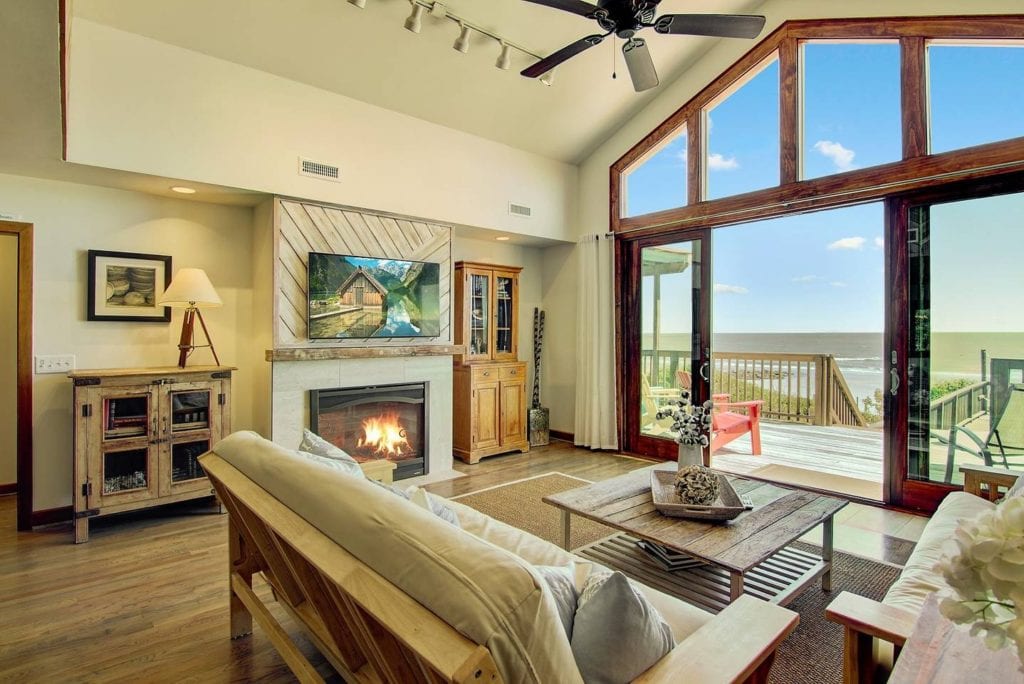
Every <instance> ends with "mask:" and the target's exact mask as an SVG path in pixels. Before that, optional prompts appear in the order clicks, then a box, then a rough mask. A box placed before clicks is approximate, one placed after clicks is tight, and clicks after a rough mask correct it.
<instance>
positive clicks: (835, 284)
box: [829, 280, 846, 287]
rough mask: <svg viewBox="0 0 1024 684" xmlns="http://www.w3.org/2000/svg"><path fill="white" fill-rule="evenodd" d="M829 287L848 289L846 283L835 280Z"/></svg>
mask: <svg viewBox="0 0 1024 684" xmlns="http://www.w3.org/2000/svg"><path fill="white" fill-rule="evenodd" d="M829 285H831V286H832V287H846V283H844V282H843V281H841V280H833V281H832V282H831V283H829Z"/></svg>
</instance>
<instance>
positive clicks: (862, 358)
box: [836, 356, 882, 361]
mask: <svg viewBox="0 0 1024 684" xmlns="http://www.w3.org/2000/svg"><path fill="white" fill-rule="evenodd" d="M881 360H882V357H881V356H837V357H836V361H881Z"/></svg>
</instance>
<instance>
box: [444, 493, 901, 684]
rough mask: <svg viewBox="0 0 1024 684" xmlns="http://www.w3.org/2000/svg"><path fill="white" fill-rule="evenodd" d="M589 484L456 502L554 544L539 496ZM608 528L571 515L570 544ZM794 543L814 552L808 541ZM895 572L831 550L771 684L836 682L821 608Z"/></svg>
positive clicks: (555, 523)
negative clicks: (827, 573)
mask: <svg viewBox="0 0 1024 684" xmlns="http://www.w3.org/2000/svg"><path fill="white" fill-rule="evenodd" d="M585 484H589V483H588V482H587V481H586V480H581V479H579V478H575V477H570V476H568V475H563V474H562V473H548V474H545V475H539V476H537V477H532V478H529V479H526V480H519V481H517V482H511V483H509V484H506V485H500V486H497V487H491V488H490V489H485V490H481V491H479V492H473V493H470V494H463V495H462V496H459V497H453V498H456V499H457V500H458V501H459V503H462V504H465V505H467V506H470V507H472V508H475V509H477V510H478V511H481V512H482V513H486V514H487V515H489V516H491V517H492V518H495V519H497V520H501V521H502V522H505V523H508V524H509V525H513V526H515V527H518V528H519V529H522V530H526V531H527V532H530V533H532V534H535V535H537V536H538V537H540V538H542V539H546V540H548V541H550V542H552V543H554V544H559V543H561V535H562V531H561V530H562V527H561V515H560V513H559V511H558V510H557V509H555V508H554V507H553V506H549V505H547V504H545V503H544V502H543V501H541V499H542V498H543V497H545V496H547V495H548V494H554V493H557V492H563V491H566V490H568V489H575V488H576V487H582V486H583V485H585ZM613 533H614V530H612V529H610V528H608V527H605V526H604V525H600V524H598V523H594V522H590V521H588V520H583V519H581V518H578V517H576V518H573V521H572V537H571V539H572V547H573V548H577V547H579V546H583V545H585V544H590V543H592V542H595V541H597V540H599V539H602V538H604V537H606V536H608V535H609V534H613ZM798 545H799V546H800V547H802V548H804V549H805V550H813V551H820V548H818V547H815V546H813V545H811V544H803V543H801V542H798ZM898 576H899V569H898V568H895V567H892V566H889V565H885V564H883V563H878V562H875V561H872V560H868V559H866V558H860V557H858V556H853V555H851V554H848V553H843V552H841V551H836V552H835V554H834V556H833V565H832V587H833V591H832V592H831V593H825V592H823V591H822V590H821V585H820V584H815V585H814V586H812V587H809V588H808V589H807V590H806V591H805V592H804V593H803V594H801V595H800V596H799V597H798V598H797V599H796V600H795V601H793V602H792V603H791V604H789V606H788V607H789V608H790V609H792V610H795V611H796V612H798V613H799V614H800V625H799V626H798V627H797V629H796V631H795V632H794V633H793V634H792V635H790V637H789V638H788V639H786V641H784V642H783V644H782V646H781V647H780V648H779V651H778V654H777V655H776V659H775V665H774V667H772V674H771V677H770V680H769V681H770V682H772V684H804V683H806V684H832V683H835V684H840V682H842V657H843V632H842V628H840V627H839V625H837V624H835V623H833V622H829V621H828V620H826V619H825V608H826V606H828V604H829V603H830V602H831V601H832V599H833V598H834V597H835V596H837V595H838V594H839V592H840V591H850V592H853V593H855V594H859V595H861V596H866V597H868V598H872V599H876V600H877V599H881V598H882V596H884V595H885V592H886V590H888V588H889V586H891V585H892V583H893V582H895V581H896V578H897V577H898Z"/></svg>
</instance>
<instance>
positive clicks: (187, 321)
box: [178, 306, 220, 368]
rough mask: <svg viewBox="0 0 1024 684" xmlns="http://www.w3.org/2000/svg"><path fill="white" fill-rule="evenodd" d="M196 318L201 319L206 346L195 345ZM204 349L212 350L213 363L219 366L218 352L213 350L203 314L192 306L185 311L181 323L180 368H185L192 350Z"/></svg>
mask: <svg viewBox="0 0 1024 684" xmlns="http://www.w3.org/2000/svg"><path fill="white" fill-rule="evenodd" d="M196 317H198V318H199V325H200V326H201V327H202V329H203V336H204V337H205V338H206V344H196V343H195V342H196V340H195V323H196ZM202 347H209V348H210V352H211V353H212V354H213V362H214V364H216V365H218V366H219V365H220V359H218V358H217V350H216V349H214V348H213V340H211V339H210V331H209V330H207V329H206V321H204V320H203V312H202V311H200V310H199V309H197V308H196V307H194V306H190V307H189V308H187V309H185V318H184V319H183V320H182V322H181V338H180V339H179V340H178V367H179V368H184V367H185V363H186V362H187V361H188V357H189V355H190V354H191V353H192V350H193V349H201V348H202Z"/></svg>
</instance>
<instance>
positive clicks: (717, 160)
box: [708, 152, 740, 171]
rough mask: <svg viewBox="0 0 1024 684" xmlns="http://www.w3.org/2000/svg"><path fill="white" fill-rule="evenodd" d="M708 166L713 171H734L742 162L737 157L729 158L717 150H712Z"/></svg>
mask: <svg viewBox="0 0 1024 684" xmlns="http://www.w3.org/2000/svg"><path fill="white" fill-rule="evenodd" d="M708 168H709V169H711V170H712V171H732V170H733V169H738V168H740V163H739V162H738V161H736V157H729V158H728V159H727V158H725V157H723V156H722V155H720V154H718V153H717V152H712V153H711V154H709V155H708Z"/></svg>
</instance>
